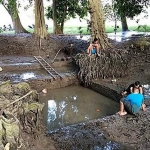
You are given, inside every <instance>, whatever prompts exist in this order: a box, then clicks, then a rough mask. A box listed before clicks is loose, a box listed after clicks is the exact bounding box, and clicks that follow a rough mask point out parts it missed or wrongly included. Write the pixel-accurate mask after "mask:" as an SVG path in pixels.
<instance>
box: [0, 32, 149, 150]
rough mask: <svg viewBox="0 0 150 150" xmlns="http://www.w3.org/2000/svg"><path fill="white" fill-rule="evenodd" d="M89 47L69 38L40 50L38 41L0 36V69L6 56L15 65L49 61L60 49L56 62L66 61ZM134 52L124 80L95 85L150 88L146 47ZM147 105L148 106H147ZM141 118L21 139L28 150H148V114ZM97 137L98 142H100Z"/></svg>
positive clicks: (107, 121) (95, 123)
mask: <svg viewBox="0 0 150 150" xmlns="http://www.w3.org/2000/svg"><path fill="white" fill-rule="evenodd" d="M149 41H150V40H149ZM131 43H133V41H130V42H124V43H119V44H116V46H117V47H119V48H120V47H122V48H124V47H126V48H127V47H129V46H130V45H131ZM70 44H74V46H73V47H71V46H70ZM88 44H89V43H88V42H85V41H82V40H77V39H75V38H72V37H69V38H68V36H50V38H49V40H48V41H44V40H42V45H41V47H39V41H38V40H35V39H34V38H33V37H32V35H29V34H22V35H11V36H9V35H0V57H1V60H0V65H1V64H2V63H3V61H6V59H5V57H6V56H9V60H7V61H13V60H14V59H13V58H14V57H16V56H17V58H18V61H30V59H29V60H27V59H26V60H20V59H19V56H26V57H31V56H35V55H39V54H40V55H41V56H43V57H44V58H46V59H48V60H52V59H53V58H54V56H55V54H56V53H57V52H58V50H59V49H62V52H61V53H60V54H59V56H58V58H60V59H61V58H66V57H69V56H70V55H72V54H75V53H77V52H79V51H82V50H85V49H84V48H85V47H87V46H88ZM39 49H40V50H39ZM133 50H134V52H133V53H132V55H133V56H132V57H133V61H132V67H131V68H130V73H129V75H128V76H127V77H125V78H118V79H117V82H116V83H114V84H112V83H111V79H98V80H96V82H97V83H99V84H102V85H106V86H108V87H113V88H114V87H118V88H120V87H121V88H124V87H127V86H128V85H129V84H130V83H133V82H134V81H135V80H139V81H140V82H141V84H149V85H150V67H149V66H150V51H149V47H148V50H147V51H146V52H145V51H141V49H140V47H135V48H134V49H133ZM16 61H17V59H16ZM14 63H15V62H14ZM147 104H148V105H149V102H148V103H147ZM141 114H142V115H139V116H138V117H137V116H136V118H135V117H133V116H127V117H126V116H125V117H119V116H117V115H114V116H112V117H108V118H106V119H104V120H105V121H104V120H103V119H100V120H94V121H90V122H87V123H85V124H84V123H83V124H79V125H75V126H72V127H68V128H65V129H60V130H58V131H56V132H55V133H52V134H49V136H46V134H44V133H45V132H44V130H42V131H41V132H40V131H39V133H37V134H36V135H29V134H27V133H24V134H23V136H24V140H25V141H26V142H27V141H28V144H29V145H28V147H29V149H31V150H55V149H58V150H71V149H72V150H78V149H83V150H90V149H92V150H94V149H96V147H95V148H94V147H93V146H94V145H101V146H102V147H103V148H104V146H105V145H108V143H111V144H110V145H111V146H112V145H114V146H112V147H111V148H112V149H133V148H131V147H132V146H133V147H134V148H135V149H143V150H144V149H150V141H149V139H150V137H149V135H150V133H149V131H150V126H149V121H150V120H149V117H148V116H149V111H148V112H147V113H146V112H145V113H141ZM133 126H134V128H133V130H132V127H133ZM146 132H147V133H146ZM67 133H68V134H67ZM103 134H104V135H105V136H103ZM143 135H144V136H143ZM100 136H101V139H100V138H99V137H100ZM102 136H103V137H102ZM110 141H113V142H110ZM100 142H101V144H100ZM115 142H117V143H115ZM120 143H121V145H122V148H119V146H115V145H117V144H118V145H120ZM124 145H125V146H124Z"/></svg>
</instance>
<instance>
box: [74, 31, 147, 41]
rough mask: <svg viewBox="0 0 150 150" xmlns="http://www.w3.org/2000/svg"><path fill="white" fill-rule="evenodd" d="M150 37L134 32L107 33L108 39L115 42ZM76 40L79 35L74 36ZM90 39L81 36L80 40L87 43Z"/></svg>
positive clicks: (88, 36) (86, 36)
mask: <svg viewBox="0 0 150 150" xmlns="http://www.w3.org/2000/svg"><path fill="white" fill-rule="evenodd" d="M147 35H150V33H149V32H146V33H145V32H136V31H125V32H117V33H116V34H115V33H107V36H108V38H110V39H112V40H115V41H117V42H122V41H128V40H130V39H131V38H135V37H140V36H147ZM76 37H77V39H80V38H81V37H80V35H78V36H76ZM89 39H90V35H83V36H82V40H86V41H88V40H89Z"/></svg>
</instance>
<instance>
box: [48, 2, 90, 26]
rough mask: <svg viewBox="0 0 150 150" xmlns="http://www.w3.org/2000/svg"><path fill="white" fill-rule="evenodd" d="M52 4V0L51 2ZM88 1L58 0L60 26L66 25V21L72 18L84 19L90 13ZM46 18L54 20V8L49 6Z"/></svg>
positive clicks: (57, 10) (58, 21) (57, 9)
mask: <svg viewBox="0 0 150 150" xmlns="http://www.w3.org/2000/svg"><path fill="white" fill-rule="evenodd" d="M50 1H51V2H52V0H50ZM87 7H88V1H87V0H56V12H57V23H58V25H60V24H62V23H64V21H66V20H69V19H70V18H76V16H77V15H78V16H79V17H80V18H84V16H86V15H87V12H88V9H87ZM46 17H47V18H48V19H50V18H51V19H53V8H52V6H48V8H47V9H46Z"/></svg>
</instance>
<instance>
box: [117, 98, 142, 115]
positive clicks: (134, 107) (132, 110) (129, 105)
mask: <svg viewBox="0 0 150 150" xmlns="http://www.w3.org/2000/svg"><path fill="white" fill-rule="evenodd" d="M120 101H121V102H122V103H123V104H124V107H125V110H126V111H127V112H128V113H131V114H135V113H137V112H139V110H140V107H139V106H137V105H135V104H132V103H131V102H130V101H128V100H126V98H121V99H120Z"/></svg>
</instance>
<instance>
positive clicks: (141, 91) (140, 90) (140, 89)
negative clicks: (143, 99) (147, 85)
mask: <svg viewBox="0 0 150 150" xmlns="http://www.w3.org/2000/svg"><path fill="white" fill-rule="evenodd" d="M139 93H141V94H143V88H142V87H141V86H140V87H139Z"/></svg>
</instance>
